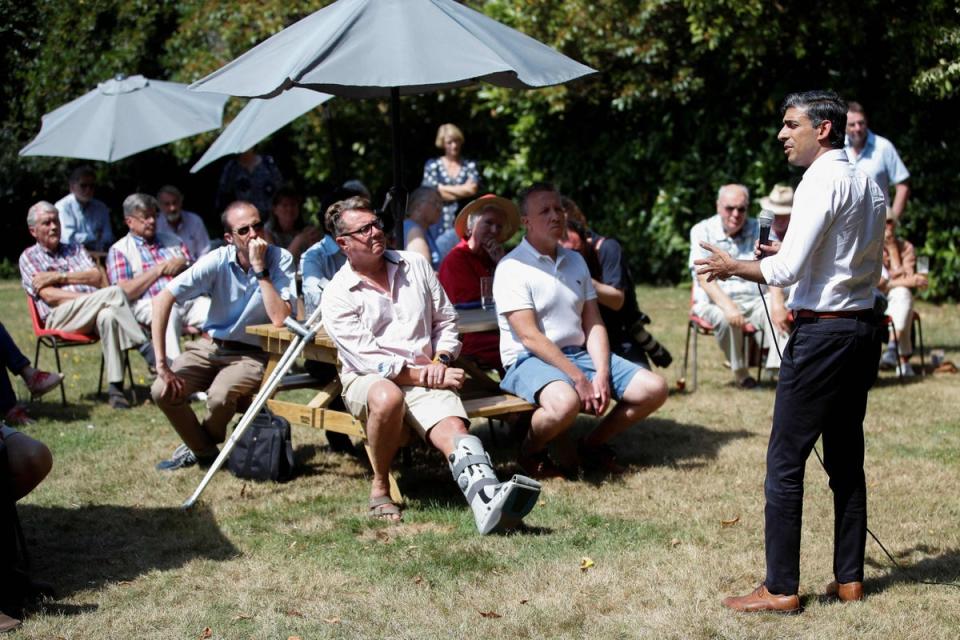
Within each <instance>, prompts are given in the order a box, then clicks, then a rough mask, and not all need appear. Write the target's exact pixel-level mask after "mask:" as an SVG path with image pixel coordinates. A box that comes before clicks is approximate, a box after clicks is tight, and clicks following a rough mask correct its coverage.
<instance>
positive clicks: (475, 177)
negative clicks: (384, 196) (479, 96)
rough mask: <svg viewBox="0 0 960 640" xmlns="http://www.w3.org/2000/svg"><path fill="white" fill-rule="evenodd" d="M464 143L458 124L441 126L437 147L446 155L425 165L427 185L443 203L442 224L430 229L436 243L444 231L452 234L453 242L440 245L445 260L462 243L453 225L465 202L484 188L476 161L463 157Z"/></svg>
mask: <svg viewBox="0 0 960 640" xmlns="http://www.w3.org/2000/svg"><path fill="white" fill-rule="evenodd" d="M463 142H464V137H463V132H462V131H460V128H459V127H457V125H455V124H450V123H446V124H442V125H440V128H439V129H437V139H436V142H435V144H436V146H437V148H438V149H440V150H441V151H443V155H442V156H440V157H438V158H430V159H429V160H427V161H426V163H424V165H423V182H422V184H423V186H425V187H434V188H435V189H436V190H437V192H438V193H439V194H440V198H441V199H442V200H443V215H442V216H441V217H440V222H438V223H436V224H434V225H432V226H431V227H430V229H429V230H428V233H429V234H430V236H431V237H432V238H433V239H434V241H435V242H436V241H437V239H438V238H439V237H440V236H441V235H443V234H444V232H449V233H448V234H447V235H448V236H449V238H448V240H449V242H443V241H441V242H437V245H438V246H440V248H441V256H440V257H441V259H442V258H443V256H444V255H446V253H447V252H449V250H450V249H451V248H453V246H454V245H455V244H456V243H457V242H458V241H459V238H458V237H457V235H456V232H454V231H453V222H454V220H456V218H457V211H459V210H460V203H461V201H467V200H470V199H471V198H473V197H474V196H475V195H476V194H477V192H478V191H479V189H480V168H479V167H478V165H477V163H476V161H474V160H468V159H466V158H463V157H462V156H461V155H460V151H461V149H462V148H463ZM444 249H446V250H445V251H444Z"/></svg>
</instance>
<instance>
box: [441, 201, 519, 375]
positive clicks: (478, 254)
mask: <svg viewBox="0 0 960 640" xmlns="http://www.w3.org/2000/svg"><path fill="white" fill-rule="evenodd" d="M453 228H454V230H455V231H456V232H457V235H458V236H460V242H459V244H457V245H456V246H455V247H454V248H453V249H452V250H451V251H450V253H448V254H447V257H446V258H444V259H443V263H442V264H441V265H440V272H439V273H438V274H437V277H438V278H439V279H440V284H442V285H443V289H444V291H446V293H447V295H448V296H449V297H450V300H451V301H452V302H453V304H454V305H461V304H471V303H476V304H478V303H479V302H480V278H492V277H493V273H494V271H495V270H496V268H497V263H498V262H500V259H501V258H503V255H504V250H503V243H504V242H506V241H507V240H509V239H510V238H511V236H513V234H514V233H516V231H517V229H519V228H520V212H519V211H518V210H517V205H515V204H513V202H511V201H510V200H507V199H506V198H500V197H498V196H495V195H493V194H492V193H490V194H487V195H485V196H482V197H480V198H477V199H476V200H474V201H472V202H470V203H469V204H468V205H467V206H465V207H464V208H463V209H462V210H461V211H460V213H459V214H458V215H457V219H456V221H455V222H454V224H453ZM462 353H463V355H467V356H472V357H474V358H476V359H477V361H478V362H479V363H480V364H481V365H482V366H488V367H493V368H496V369H501V368H502V366H503V365H502V364H501V362H500V332H499V331H488V332H481V333H469V334H467V335H465V336H463V351H462Z"/></svg>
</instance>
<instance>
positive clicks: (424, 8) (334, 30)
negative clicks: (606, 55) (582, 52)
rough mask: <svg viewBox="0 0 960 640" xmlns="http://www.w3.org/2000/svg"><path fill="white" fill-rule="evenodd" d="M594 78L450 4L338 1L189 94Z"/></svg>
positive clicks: (520, 84) (403, 90)
mask: <svg viewBox="0 0 960 640" xmlns="http://www.w3.org/2000/svg"><path fill="white" fill-rule="evenodd" d="M595 72H596V71H595V70H594V69H591V68H590V67H588V66H585V65H582V64H580V63H579V62H576V61H574V60H571V59H570V58H568V57H566V56H564V55H562V54H560V53H558V52H557V51H555V50H553V49H551V48H550V47H548V46H546V45H544V44H542V43H540V42H538V41H537V40H534V39H533V38H531V37H529V36H527V35H524V34H523V33H520V32H519V31H516V30H515V29H511V28H510V27H507V26H505V25H503V24H500V23H499V22H497V21H496V20H493V19H491V18H488V17H487V16H485V15H483V14H482V13H479V12H477V11H474V10H473V9H470V8H469V7H465V6H464V5H462V4H459V3H457V2H454V1H453V0H339V1H338V2H334V3H333V4H331V5H329V6H327V7H324V8H323V9H320V10H319V11H317V12H315V13H313V14H311V15H309V16H307V17H306V18H304V19H302V20H300V21H299V22H297V23H295V24H293V25H291V26H289V27H287V28H286V29H284V30H283V31H281V32H280V33H278V34H276V35H274V36H273V37H271V38H269V39H267V40H265V41H263V42H262V43H260V44H259V45H257V46H256V47H254V48H253V49H251V50H250V51H248V52H246V53H245V54H243V55H242V56H240V57H239V58H237V59H236V60H234V61H232V62H230V63H228V64H227V65H226V66H224V67H222V68H221V69H219V70H217V71H215V72H214V73H211V74H210V75H208V76H207V77H205V78H203V79H201V80H199V81H197V82H195V83H193V84H192V85H190V88H191V89H198V90H201V91H214V92H218V93H227V94H230V95H235V96H251V97H253V96H267V95H275V94H276V93H278V92H280V91H283V90H284V89H287V88H289V87H292V86H306V87H310V88H311V89H315V90H317V91H324V92H326V93H332V94H334V95H338V96H346V97H353V98H370V97H385V96H389V95H391V91H390V90H391V88H397V89H398V90H399V93H400V94H403V95H413V94H420V93H428V92H431V91H436V90H438V89H444V88H452V87H460V86H464V85H467V84H472V83H474V82H478V81H482V82H489V83H490V84H494V85H497V86H501V87H509V88H517V89H520V88H534V87H546V86H550V85H556V84H561V83H564V82H568V81H570V80H573V79H574V78H579V77H581V76H585V75H588V74H591V73H595Z"/></svg>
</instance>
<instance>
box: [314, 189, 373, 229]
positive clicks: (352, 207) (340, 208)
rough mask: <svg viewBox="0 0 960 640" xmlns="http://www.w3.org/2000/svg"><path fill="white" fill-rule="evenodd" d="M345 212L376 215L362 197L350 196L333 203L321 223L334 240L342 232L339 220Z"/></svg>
mask: <svg viewBox="0 0 960 640" xmlns="http://www.w3.org/2000/svg"><path fill="white" fill-rule="evenodd" d="M347 211H369V212H370V213H376V212H375V211H374V210H373V207H372V206H371V205H370V201H369V200H367V199H366V198H364V197H363V196H352V197H350V198H347V199H346V200H340V201H339V202H334V203H333V204H332V205H330V207H329V208H328V209H327V212H326V213H325V214H324V216H323V223H324V226H325V227H326V228H327V229H328V230H329V231H330V233H331V234H332V235H333V237H335V238H336V237H338V236H340V234H342V233H343V232H344V228H343V226H342V224H341V219H342V216H343V214H344V213H345V212H347Z"/></svg>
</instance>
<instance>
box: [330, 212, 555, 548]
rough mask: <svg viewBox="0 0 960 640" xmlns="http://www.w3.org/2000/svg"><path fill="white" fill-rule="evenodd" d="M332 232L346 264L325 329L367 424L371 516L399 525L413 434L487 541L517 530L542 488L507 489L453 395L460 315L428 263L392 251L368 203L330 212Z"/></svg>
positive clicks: (516, 481) (351, 404)
mask: <svg viewBox="0 0 960 640" xmlns="http://www.w3.org/2000/svg"><path fill="white" fill-rule="evenodd" d="M326 226H327V228H328V229H331V230H332V231H333V235H334V236H335V237H336V240H337V244H338V245H339V246H340V249H341V250H342V251H343V253H344V254H345V255H346V256H347V264H345V265H343V267H342V268H341V269H340V271H338V272H337V275H335V276H334V277H333V279H332V280H331V281H330V284H329V285H327V288H326V289H325V290H324V292H323V297H322V298H321V300H320V307H321V309H322V310H323V326H324V329H326V332H327V334H328V335H329V336H330V337H331V338H332V339H333V341H334V342H335V343H336V345H337V351H338V352H339V355H340V361H341V368H340V381H341V382H342V383H343V392H342V395H343V402H344V404H345V405H346V406H347V409H348V410H349V411H350V413H351V414H353V415H354V416H357V417H358V418H359V419H361V420H363V421H364V423H365V425H366V433H367V440H368V443H369V447H370V460H371V465H372V466H373V482H372V483H371V487H370V501H369V511H368V514H369V516H370V517H372V518H377V519H382V520H388V521H391V522H396V521H399V520H401V519H402V515H401V513H400V506H399V505H397V504H395V503H394V502H393V501H392V500H391V498H390V486H389V473H390V465H391V463H392V462H393V458H394V457H395V456H396V454H397V451H398V450H399V449H400V447H401V446H403V444H405V443H406V442H407V441H408V439H409V436H410V435H412V434H413V433H415V434H417V435H419V436H420V437H421V438H423V439H424V440H425V441H426V442H427V443H429V444H430V445H431V446H433V447H434V448H436V449H437V450H438V451H440V452H441V453H442V454H443V456H444V458H446V459H447V461H448V462H449V464H450V471H451V473H452V474H453V479H454V481H455V482H456V483H457V486H459V487H460V490H461V491H462V492H463V494H464V496H465V497H466V499H467V503H468V504H469V505H470V508H471V509H472V510H473V514H474V520H475V523H476V526H477V530H478V531H479V532H480V533H481V534H486V533H490V532H491V531H497V530H501V529H507V528H510V527H513V526H516V525H518V524H519V523H520V521H521V520H522V519H523V517H524V516H525V515H526V514H527V513H529V511H530V510H531V509H532V508H533V506H534V505H535V504H536V501H537V497H538V496H539V494H540V485H539V484H538V483H537V482H535V481H533V480H531V479H530V478H526V477H524V476H514V477H513V478H512V479H511V480H508V481H507V482H500V481H499V480H498V479H497V476H496V474H495V473H494V470H493V466H492V463H491V461H490V457H489V456H488V455H487V453H486V451H484V448H483V444H482V443H481V442H480V440H479V438H477V437H476V436H471V435H469V434H468V432H467V427H468V426H469V421H468V418H467V413H466V411H465V410H464V407H463V404H462V403H461V402H460V397H459V396H458V395H457V393H456V391H457V390H458V389H460V387H461V386H463V380H464V372H463V369H460V368H456V367H453V366H451V365H452V363H453V359H454V358H455V357H456V356H457V354H458V353H459V352H460V340H459V339H458V337H457V328H456V318H457V313H456V311H454V309H453V305H452V304H450V300H449V299H448V298H447V294H446V293H444V291H443V288H442V287H441V286H440V282H439V280H437V276H436V274H434V272H433V268H432V267H431V266H430V262H428V261H427V259H426V258H424V257H423V256H421V255H420V254H418V253H415V252H412V251H391V250H388V249H387V239H386V236H385V234H384V232H383V224H382V222H381V221H380V218H378V217H377V215H376V213H374V211H373V209H372V208H371V206H370V201H369V200H367V199H366V198H362V197H354V198H348V199H347V200H342V201H340V202H336V203H334V204H333V205H331V206H330V208H329V209H327V212H326Z"/></svg>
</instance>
